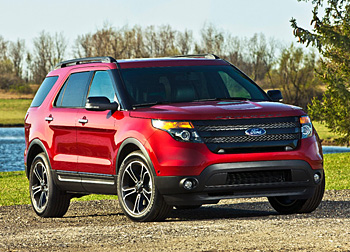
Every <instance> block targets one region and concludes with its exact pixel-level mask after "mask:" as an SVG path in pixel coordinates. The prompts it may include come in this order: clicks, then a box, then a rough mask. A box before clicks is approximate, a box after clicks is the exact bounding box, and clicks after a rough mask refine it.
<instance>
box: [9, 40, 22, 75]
mask: <svg viewBox="0 0 350 252" xmlns="http://www.w3.org/2000/svg"><path fill="white" fill-rule="evenodd" d="M9 49H10V50H9V58H10V59H11V61H12V64H13V68H14V72H15V75H16V76H17V77H18V78H22V72H23V59H24V57H25V53H26V49H25V42H24V40H23V39H17V41H16V42H11V43H10V48H9Z"/></svg>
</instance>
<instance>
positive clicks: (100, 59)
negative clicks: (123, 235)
mask: <svg viewBox="0 0 350 252" xmlns="http://www.w3.org/2000/svg"><path fill="white" fill-rule="evenodd" d="M113 62H117V61H116V60H115V59H114V58H112V57H90V58H80V59H72V60H66V61H62V62H60V63H58V64H57V65H56V66H55V69H58V68H63V67H67V66H70V65H79V64H87V63H113Z"/></svg>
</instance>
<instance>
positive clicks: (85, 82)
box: [55, 72, 91, 108]
mask: <svg viewBox="0 0 350 252" xmlns="http://www.w3.org/2000/svg"><path fill="white" fill-rule="evenodd" d="M90 79H91V72H82V73H74V74H71V75H70V77H69V79H68V80H67V81H66V83H65V84H64V85H63V87H62V89H61V91H60V93H59V95H58V97H57V100H56V103H55V106H56V107H69V108H80V107H84V106H85V103H86V93H87V89H88V86H89V83H90Z"/></svg>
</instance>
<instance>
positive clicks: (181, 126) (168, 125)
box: [152, 120, 202, 143]
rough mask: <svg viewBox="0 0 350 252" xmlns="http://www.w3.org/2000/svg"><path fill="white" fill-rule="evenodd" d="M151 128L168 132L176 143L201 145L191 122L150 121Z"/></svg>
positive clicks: (200, 140)
mask: <svg viewBox="0 0 350 252" xmlns="http://www.w3.org/2000/svg"><path fill="white" fill-rule="evenodd" d="M152 126H153V127H154V128H157V129H160V130H164V131H166V132H168V133H169V134H170V135H171V136H172V137H173V138H174V139H175V140H177V141H181V142H193V143H202V139H201V138H200V136H199V135H198V133H197V131H196V130H195V129H194V127H193V125H192V123H191V122H183V121H163V120H152Z"/></svg>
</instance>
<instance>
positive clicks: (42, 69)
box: [27, 31, 67, 83]
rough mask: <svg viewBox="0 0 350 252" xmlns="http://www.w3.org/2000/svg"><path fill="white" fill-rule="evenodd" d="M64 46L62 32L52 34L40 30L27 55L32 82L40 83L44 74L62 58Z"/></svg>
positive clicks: (64, 40)
mask: <svg viewBox="0 0 350 252" xmlns="http://www.w3.org/2000/svg"><path fill="white" fill-rule="evenodd" d="M66 48H67V41H66V39H65V38H64V36H63V34H62V33H56V34H55V35H54V36H53V35H51V34H49V33H47V32H45V31H42V32H40V34H39V36H38V37H36V38H34V50H33V53H32V54H29V55H28V56H27V59H30V62H29V63H30V68H31V71H32V75H33V81H34V82H36V83H41V82H42V80H43V79H44V78H45V76H46V74H47V73H48V72H49V71H50V70H52V69H53V68H54V66H55V65H56V64H57V63H59V62H60V61H62V60H63V58H64V54H65V50H66Z"/></svg>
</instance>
